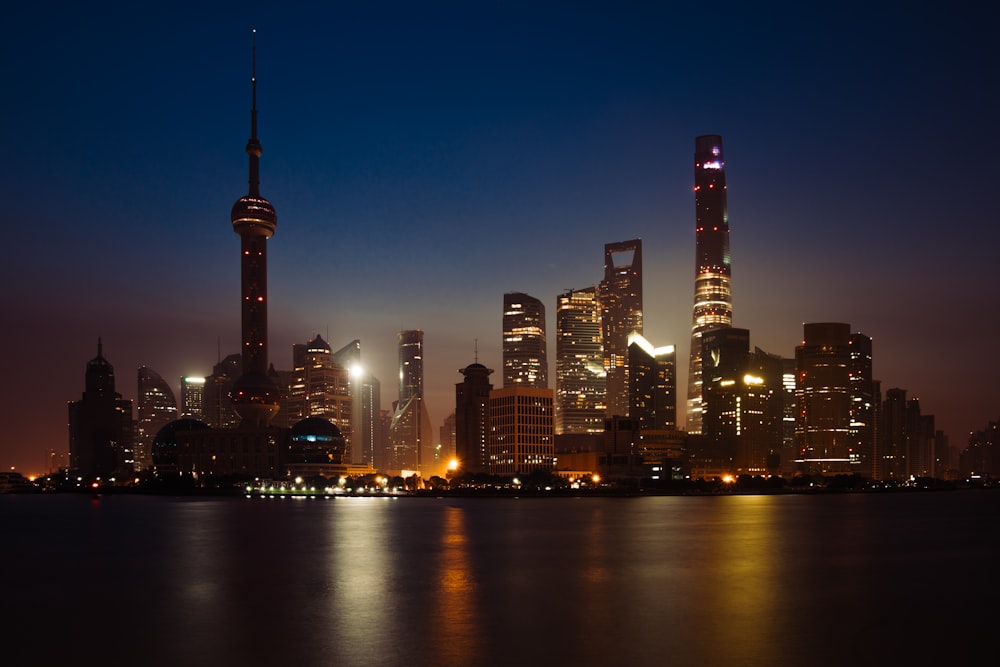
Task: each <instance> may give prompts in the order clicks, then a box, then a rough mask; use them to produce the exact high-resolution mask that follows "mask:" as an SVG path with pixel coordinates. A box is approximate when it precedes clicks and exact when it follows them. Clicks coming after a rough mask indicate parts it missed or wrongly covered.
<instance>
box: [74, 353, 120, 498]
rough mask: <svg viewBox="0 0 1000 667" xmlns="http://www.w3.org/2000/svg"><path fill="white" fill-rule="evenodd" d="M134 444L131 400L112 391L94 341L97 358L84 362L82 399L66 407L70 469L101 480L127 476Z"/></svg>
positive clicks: (109, 372)
mask: <svg viewBox="0 0 1000 667" xmlns="http://www.w3.org/2000/svg"><path fill="white" fill-rule="evenodd" d="M134 444H135V423H134V422H133V421H132V401H130V400H128V399H124V398H122V395H121V394H119V393H118V392H116V391H115V369H114V367H113V366H112V365H111V364H110V363H109V362H108V360H107V359H105V358H104V350H103V346H102V345H101V340H100V339H98V340H97V356H96V357H94V358H93V359H91V360H90V361H89V362H87V371H86V375H85V377H84V390H83V396H82V397H81V398H80V400H79V401H73V402H71V403H70V404H69V458H70V470H72V471H73V472H74V473H75V474H77V475H80V476H82V477H86V478H94V477H100V478H102V479H104V480H107V479H108V478H110V477H112V476H114V475H117V474H124V475H131V474H132V473H133V472H134V470H135V459H134V455H133V451H134V449H133V448H134Z"/></svg>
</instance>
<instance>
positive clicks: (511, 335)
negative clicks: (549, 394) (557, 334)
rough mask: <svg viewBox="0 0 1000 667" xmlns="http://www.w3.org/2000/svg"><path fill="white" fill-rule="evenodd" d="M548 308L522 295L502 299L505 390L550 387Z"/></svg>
mask: <svg viewBox="0 0 1000 667" xmlns="http://www.w3.org/2000/svg"><path fill="white" fill-rule="evenodd" d="M548 372H549V369H548V359H547V357H546V343H545V306H544V305H543V304H542V302H541V301H539V300H538V299H536V298H535V297H533V296H528V295H527V294H523V293H521V292H509V293H507V294H504V295H503V386H505V387H510V386H513V385H515V384H521V385H524V386H526V387H543V388H544V387H548V386H549V385H548Z"/></svg>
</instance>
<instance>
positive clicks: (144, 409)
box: [135, 366, 177, 470]
mask: <svg viewBox="0 0 1000 667" xmlns="http://www.w3.org/2000/svg"><path fill="white" fill-rule="evenodd" d="M136 375H137V388H138V393H137V399H136V412H137V416H138V419H137V426H138V433H137V437H136V446H135V461H136V468H137V469H139V470H143V469H145V468H146V467H148V466H149V465H150V463H151V462H152V459H151V458H150V454H151V452H152V446H153V439H154V438H155V437H156V434H157V432H158V431H159V430H160V429H161V428H163V427H164V426H166V425H167V424H168V423H170V422H172V421H173V420H174V419H176V418H177V401H176V399H174V392H173V391H172V390H171V389H170V385H168V384H167V383H166V381H165V380H164V379H163V378H162V377H160V374H159V373H157V372H156V371H154V370H153V369H152V368H149V367H148V366H139V370H138V372H137V374H136Z"/></svg>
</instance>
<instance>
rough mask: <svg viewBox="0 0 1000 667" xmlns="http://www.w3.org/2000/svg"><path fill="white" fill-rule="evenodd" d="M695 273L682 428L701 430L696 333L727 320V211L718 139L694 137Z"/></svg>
mask: <svg viewBox="0 0 1000 667" xmlns="http://www.w3.org/2000/svg"><path fill="white" fill-rule="evenodd" d="M694 204H695V276H694V313H693V318H692V323H691V359H690V365H689V366H688V392H687V394H688V396H687V416H686V429H687V432H688V433H693V434H697V433H701V432H702V426H701V422H702V417H701V412H702V406H701V400H702V378H701V371H702V360H701V336H702V334H704V333H705V332H706V331H710V330H711V329H717V328H719V327H728V326H731V325H732V323H733V287H732V268H731V262H730V257H729V210H728V204H727V201H726V163H725V159H724V157H723V153H722V137H720V136H719V135H716V134H708V135H702V136H699V137H696V138H695V150H694Z"/></svg>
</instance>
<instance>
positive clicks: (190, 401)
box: [180, 375, 205, 421]
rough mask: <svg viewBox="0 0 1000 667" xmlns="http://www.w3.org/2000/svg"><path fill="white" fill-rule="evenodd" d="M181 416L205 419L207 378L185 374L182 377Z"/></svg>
mask: <svg viewBox="0 0 1000 667" xmlns="http://www.w3.org/2000/svg"><path fill="white" fill-rule="evenodd" d="M180 410H181V415H180V416H181V417H190V418H192V419H200V420H202V421H204V419H205V378H203V377H196V376H191V375H185V376H184V377H182V378H181V405H180Z"/></svg>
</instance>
